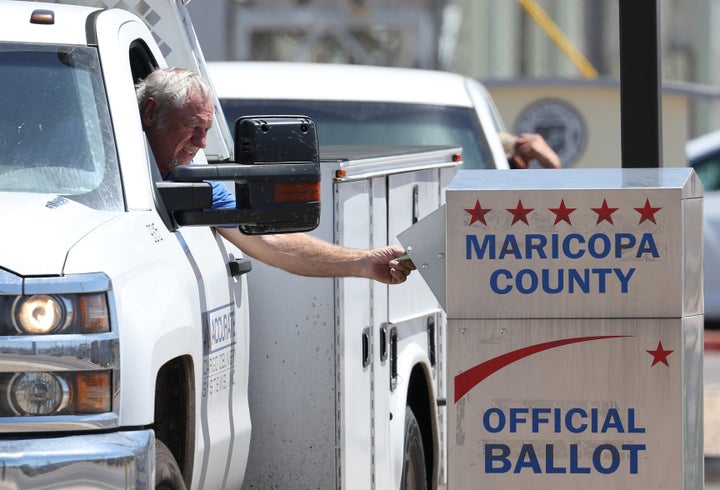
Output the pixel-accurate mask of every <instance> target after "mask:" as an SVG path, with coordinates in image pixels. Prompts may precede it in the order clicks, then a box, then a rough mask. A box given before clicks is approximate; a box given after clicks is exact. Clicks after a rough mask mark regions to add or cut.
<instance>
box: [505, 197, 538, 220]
mask: <svg viewBox="0 0 720 490" xmlns="http://www.w3.org/2000/svg"><path fill="white" fill-rule="evenodd" d="M534 209H535V208H524V207H523V205H522V199H518V203H517V207H516V208H511V209H508V211H510V212H511V213H512V215H513V220H512V223H510V226H512V225H514V224H515V223H517V222H518V221H522V222H523V223H525V224H526V225H528V226H530V223H528V220H527V215H528V214H530V212H532V211H533V210H534Z"/></svg>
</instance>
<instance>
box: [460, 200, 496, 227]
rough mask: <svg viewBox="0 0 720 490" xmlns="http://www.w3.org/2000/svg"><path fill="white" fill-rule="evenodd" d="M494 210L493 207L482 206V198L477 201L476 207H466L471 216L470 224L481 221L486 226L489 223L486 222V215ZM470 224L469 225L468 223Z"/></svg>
mask: <svg viewBox="0 0 720 490" xmlns="http://www.w3.org/2000/svg"><path fill="white" fill-rule="evenodd" d="M490 211H492V209H483V208H482V206H480V200H477V201H475V207H474V208H470V209H466V210H465V212H466V213H469V214H470V216H471V218H470V224H473V223H475V222H476V221H479V222H481V223H482V224H484V225H485V226H487V223H486V222H485V215H486V214H487V213H489V212H490ZM468 226H469V225H468Z"/></svg>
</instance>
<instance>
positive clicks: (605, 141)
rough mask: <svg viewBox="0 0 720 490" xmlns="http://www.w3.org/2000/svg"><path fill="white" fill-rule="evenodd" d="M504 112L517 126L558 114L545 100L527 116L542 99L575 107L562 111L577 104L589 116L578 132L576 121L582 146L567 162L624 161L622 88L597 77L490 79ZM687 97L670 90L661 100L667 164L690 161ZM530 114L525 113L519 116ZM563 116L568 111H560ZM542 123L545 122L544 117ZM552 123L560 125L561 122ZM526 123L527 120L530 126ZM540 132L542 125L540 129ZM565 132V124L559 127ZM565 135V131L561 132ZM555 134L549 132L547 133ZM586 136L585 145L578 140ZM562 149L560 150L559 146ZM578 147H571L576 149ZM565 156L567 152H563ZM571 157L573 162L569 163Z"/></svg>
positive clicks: (579, 111) (509, 126)
mask: <svg viewBox="0 0 720 490" xmlns="http://www.w3.org/2000/svg"><path fill="white" fill-rule="evenodd" d="M487 88H488V90H489V91H490V93H491V95H492V97H493V99H494V100H495V103H496V104H497V106H498V110H499V111H500V115H501V116H502V119H503V121H504V122H505V125H506V127H507V129H508V130H509V131H511V132H514V131H516V130H517V129H518V123H519V122H521V121H523V120H524V121H528V120H532V121H535V120H542V119H543V118H544V117H546V116H548V114H549V116H548V117H550V118H551V119H552V118H558V115H557V111H555V112H552V109H551V110H544V109H542V108H541V107H543V106H542V104H540V105H535V106H534V107H536V108H538V107H540V108H538V109H536V110H534V111H532V110H531V111H530V112H531V113H533V114H534V116H528V114H529V113H528V111H527V109H528V108H529V107H530V106H531V105H532V104H536V103H538V102H542V101H550V102H558V101H559V102H560V104H559V105H560V106H561V107H565V108H570V109H571V110H570V111H561V112H562V114H565V115H567V113H569V112H572V109H574V111H575V112H576V113H577V114H578V115H579V117H580V119H581V120H582V121H583V122H584V127H585V131H584V132H582V133H583V134H582V135H580V136H582V137H581V138H578V134H577V133H580V131H578V130H577V126H576V125H573V124H572V123H570V125H572V126H573V127H575V130H574V133H573V137H574V138H575V141H574V142H573V146H574V147H579V146H582V150H581V151H579V153H578V156H577V158H576V160H575V161H574V162H567V161H564V162H563V166H568V167H621V166H622V159H621V148H620V88H619V85H618V86H614V85H609V84H605V85H601V84H592V83H587V84H584V83H579V82H569V83H565V84H563V82H562V81H560V82H553V83H549V84H543V83H539V82H531V83H529V84H527V85H523V84H517V83H513V84H508V85H502V84H488V85H487ZM687 106H688V103H687V98H686V97H685V96H683V95H679V94H673V93H668V92H665V93H664V95H663V100H662V115H663V118H662V119H663V122H662V124H663V154H662V155H663V166H665V167H677V166H684V165H685V164H686V159H685V141H686V139H687V134H688V107H687ZM521 116H525V117H524V119H520V118H521ZM559 118H560V119H561V120H562V119H564V116H562V115H561V116H559ZM541 124H542V122H541ZM550 125H554V127H557V126H558V124H557V122H554V123H553V122H552V121H551V123H550ZM525 127H527V125H526V126H525ZM538 132H541V131H538ZM557 132H558V133H562V130H561V129H558V130H557ZM559 137H560V138H562V135H561V134H560V135H559ZM548 139H550V138H548ZM579 140H583V144H582V145H578V144H577V143H578V142H579ZM558 153H561V152H559V151H558ZM573 153H575V152H572V151H570V152H568V154H573ZM561 156H562V155H561ZM568 163H570V165H568Z"/></svg>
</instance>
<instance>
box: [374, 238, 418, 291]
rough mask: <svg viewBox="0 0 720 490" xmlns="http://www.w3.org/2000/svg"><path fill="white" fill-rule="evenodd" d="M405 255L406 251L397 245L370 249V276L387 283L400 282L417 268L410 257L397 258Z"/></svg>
mask: <svg viewBox="0 0 720 490" xmlns="http://www.w3.org/2000/svg"><path fill="white" fill-rule="evenodd" d="M403 255H405V251H404V250H403V249H402V248H400V247H397V246H394V245H390V246H387V247H381V248H376V249H373V250H369V251H368V256H367V259H366V260H367V261H368V264H367V266H368V269H367V274H368V276H367V277H369V278H371V279H375V280H376V281H380V282H383V283H385V284H400V283H403V282H405V281H406V280H407V276H409V275H410V273H411V272H412V271H414V270H415V264H413V263H412V261H411V260H410V259H405V260H397V258H398V257H402V256H403Z"/></svg>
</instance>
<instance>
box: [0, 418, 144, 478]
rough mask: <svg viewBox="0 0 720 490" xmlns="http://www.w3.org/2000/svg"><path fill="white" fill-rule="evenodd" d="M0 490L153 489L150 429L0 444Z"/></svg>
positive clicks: (10, 441) (8, 441) (11, 441)
mask: <svg viewBox="0 0 720 490" xmlns="http://www.w3.org/2000/svg"><path fill="white" fill-rule="evenodd" d="M0 461H2V468H3V470H2V472H0V488H3V489H8V490H14V489H29V488H107V489H125V488H153V487H154V485H153V475H154V473H155V436H154V435H153V432H152V431H151V430H144V431H132V432H115V433H112V434H89V435H83V436H70V437H56V438H45V439H33V440H30V439H17V440H4V441H0Z"/></svg>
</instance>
